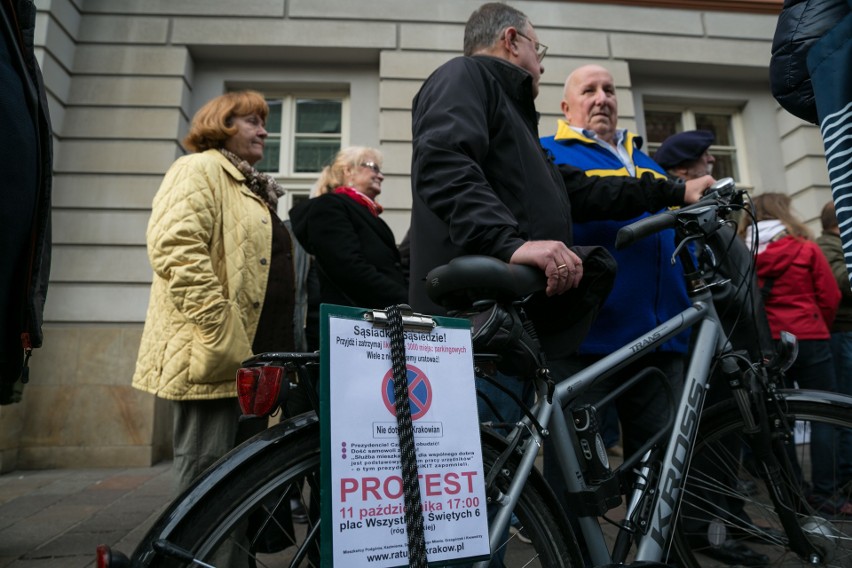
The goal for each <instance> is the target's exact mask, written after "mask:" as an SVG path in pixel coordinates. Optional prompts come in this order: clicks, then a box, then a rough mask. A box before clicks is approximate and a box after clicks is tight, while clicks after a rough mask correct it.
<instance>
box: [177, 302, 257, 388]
mask: <svg viewBox="0 0 852 568" xmlns="http://www.w3.org/2000/svg"><path fill="white" fill-rule="evenodd" d="M250 356H251V345H250V343H249V340H248V337H247V335H246V330H245V327H243V323H242V318H241V317H240V314H239V309H238V308H237V306H236V304H233V303H229V304H228V309H227V310H226V311H225V313H224V317H223V319H222V321H221V322H219V323H218V324H213V325H207V326H204V327H203V328H202V327H201V326H199V325H196V326H194V329H193V337H192V346H191V348H190V354H189V382H190V383H193V384H214V383H221V382H225V381H235V380H236V373H237V369H238V368H239V366H240V363H241V362H242V361H243V360H245V359H247V358H248V357H250Z"/></svg>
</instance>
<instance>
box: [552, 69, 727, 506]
mask: <svg viewBox="0 0 852 568" xmlns="http://www.w3.org/2000/svg"><path fill="white" fill-rule="evenodd" d="M561 106H562V114H563V115H564V119H560V120H559V122H558V125H557V132H556V135H555V136H549V137H545V138H542V139H541V144H542V146H543V147H544V148H545V150H546V151H548V152H549V153H550V154H551V155H552V156H553V158H554V160H555V163H556V164H568V165H570V166H574V167H576V168H580V169H582V170H583V171H584V172H585V173H586V175H587V176H622V177H636V178H643V179H649V180H664V179H666V174H665V171H664V170H663V169H662V168H661V167H659V166H658V165H657V164H656V163H655V162H654V161H653V160H651V158H649V157H648V156H647V155H646V154H644V153H643V152H642V151H641V147H642V139H641V138H640V137H639V136H636V135H635V134H633V133H631V132H628V131H627V130H624V129H619V128H618V99H617V97H616V89H615V82H614V80H613V77H612V74H611V73H610V72H609V71H608V70H607V69H605V68H604V67H601V66H599V65H585V66H583V67H580V68H578V69H577V70H575V71H574V72H573V73H571V74H570V75H569V76H568V78H567V80H566V81H565V90H564V97H563V100H562V103H561ZM708 178H709V176H708ZM709 179H712V178H709ZM646 215H647V214H643V215H642V216H646ZM638 218H639V217H637V218H634V219H629V220H622V221H612V220H605V221H589V222H582V223H579V222H575V223H574V239H575V243H577V244H583V245H600V246H604V247H606V248H607V249H608V250H609V252H610V253H611V254H612V255H613V256H614V257H615V259H616V261H617V262H618V274H617V276H616V279H615V285H614V287H613V290H612V292H611V293H610V295H609V297H608V298H607V300H606V302H605V303H604V305H603V307H602V308H601V310H600V312H599V314H598V318H597V320H596V321H595V322H594V324H593V325H592V329H591V331H590V332H589V334H588V336H587V337H586V339H585V341H584V342H583V343H582V345H581V346H580V352H579V355H577V356H575V357H574V358H573V362H574V365H575V367H576V370H579V369H582V368H584V367H586V366H588V365H590V364H592V363H593V362H595V361H597V360H598V359H600V358H602V357H603V356H605V355H608V354H609V353H611V352H613V351H615V350H616V349H618V348H619V347H622V346H624V345H625V344H627V343H628V342H630V341H632V340H633V339H635V338H636V337H638V336H640V335H642V334H644V333H646V332H647V331H649V330H650V329H652V328H654V327H655V326H657V325H659V324H660V323H662V322H664V321H666V320H667V319H669V318H671V317H673V316H675V315H676V314H677V313H679V312H681V311H682V310H684V309H685V308H686V307H688V306H689V305H690V302H689V299H688V297H687V294H686V287H685V284H684V281H683V270H682V268H681V265H680V262H679V261H678V262H677V263H676V264H675V265H672V264H671V259H672V257H673V254H674V233H673V231H672V230H667V231H663V232H661V233H658V234H656V235H652V236H650V237H648V238H645V239H642V240H640V241H638V242H637V243H635V244H634V245H633V246H631V247H630V248H628V249H626V250H621V251H617V250H615V245H614V243H615V235H616V233H617V232H618V229H620V228H621V227H623V226H625V225H627V224H629V223H631V222H633V221H635V220H636V219H638ZM688 341H689V335H688V333H681V334H679V335H678V336H676V337H674V338H672V339H670V340H669V341H667V342H666V343H664V344H663V345H662V346H661V348H660V349H659V350H658V351H657V352H655V353H653V354H651V355H649V356H646V357H644V358H643V359H642V360H640V361H638V362H636V363H634V364H632V365H630V366H629V367H628V368H627V369H624V370H623V371H620V372H619V373H617V374H616V375H614V376H613V377H611V378H609V379H607V380H606V381H604V382H603V384H600V385H598V386H597V387H596V388H595V389H593V391H594V392H591V393H589V398H590V399H589V402H592V401H596V400H598V399H599V398H600V397H602V396H604V395H605V394H608V393H609V392H611V391H612V390H613V389H614V388H615V387H616V386H618V385H620V384H622V383H623V382H625V381H627V380H628V379H629V378H630V377H632V376H633V375H635V374H636V372H637V371H638V370H639V369H641V368H645V367H648V366H654V367H658V368H659V369H661V370H662V371H663V373H664V374H665V375H666V377H667V379H668V382H669V385H670V388H671V389H672V390H673V391H674V393H675V396H679V393H680V392H681V389H682V383H683V371H684V370H683V365H684V355H685V353H686V351H687V348H688ZM616 407H617V409H618V417H619V419H620V421H621V425H622V436H623V444H624V453H625V455H630V454H631V453H633V452H635V451H636V450H637V449H638V448H639V447H640V446H641V445H642V444H644V443H645V441H646V440H647V439H648V438H650V437H651V436H652V435H653V434H654V433H656V432H657V430H659V429H660V428H661V427H662V426H663V425H664V424H665V421H666V420H667V418H668V415H669V413H670V412H671V410H670V409H669V407H668V403H667V396H666V394H665V392H664V389H663V387H662V386H661V385H660V383H659V381H654V380H643V381H640V382H639V383H637V384H636V385H635V386H634V387H633V388H631V389H630V390H628V391H627V392H626V393H625V395H623V396H622V397H620V398H619V399H618V400H617V401H616ZM547 454H548V452H547V451H546V450H545V472H549V470H550V468H551V465H550V464H549V463H548V459H547ZM548 477H551V475H548ZM558 494H560V493H559V492H558V491H557V495H558Z"/></svg>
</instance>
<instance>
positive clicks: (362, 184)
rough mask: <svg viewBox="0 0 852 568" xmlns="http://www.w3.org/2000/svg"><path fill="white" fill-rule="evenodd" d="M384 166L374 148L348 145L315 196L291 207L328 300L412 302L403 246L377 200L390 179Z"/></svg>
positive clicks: (384, 303)
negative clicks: (403, 262)
mask: <svg viewBox="0 0 852 568" xmlns="http://www.w3.org/2000/svg"><path fill="white" fill-rule="evenodd" d="M381 166H382V156H381V153H380V152H379V151H378V150H376V149H374V148H365V147H360V146H350V147H348V148H344V149H342V150H341V151H340V152H338V153H337V156H335V158H334V161H333V162H332V163H331V165H329V166H326V167H325V168H324V169H323V171H322V173H321V174H320V178H319V180H318V181H317V184H316V187H315V197H314V199H310V200H308V201H306V202H304V203H301V204H299V205H297V206H296V207H294V208H293V209H291V210H290V220H291V222H292V224H293V232H294V233H295V235H296V238H297V239H298V240H299V242H300V243H301V244H302V246H303V247H304V248H305V250H307V251H308V252H309V253H310V254H312V255H314V259H315V261H316V267H317V271H318V272H319V279H320V296H321V301H322V302H323V303H331V304H340V305H347V306H359V307H365V308H384V307H387V306H389V305H391V304H399V303H408V282H407V281H406V278H405V276H404V275H403V271H402V264H401V262H400V256H399V250H398V249H397V246H396V241H395V239H394V235H393V232H391V230H390V227H388V225H387V223H385V222H384V221H383V220H382V219H381V218H380V217H379V215H380V214H381V212H382V206H381V205H379V204H378V203H377V202H376V198H377V197H378V195H379V194H380V193H381V192H382V181H383V180H384V179H385V176H384V175H383V174H382V170H381Z"/></svg>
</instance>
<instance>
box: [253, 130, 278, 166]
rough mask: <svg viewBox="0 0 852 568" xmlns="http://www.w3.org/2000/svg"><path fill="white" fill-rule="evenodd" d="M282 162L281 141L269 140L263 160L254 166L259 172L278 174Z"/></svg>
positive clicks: (276, 139)
mask: <svg viewBox="0 0 852 568" xmlns="http://www.w3.org/2000/svg"><path fill="white" fill-rule="evenodd" d="M280 160H281V140H280V139H279V138H267V139H266V143H265V144H264V145H263V159H262V160H261V161H259V162H258V163H256V164H255V165H254V167H255V169H257V171H259V172H277V171H278V164H279V163H280Z"/></svg>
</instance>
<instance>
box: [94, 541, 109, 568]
mask: <svg viewBox="0 0 852 568" xmlns="http://www.w3.org/2000/svg"><path fill="white" fill-rule="evenodd" d="M109 557H110V553H109V547H108V546H107V545H105V544H99V545H98V552H97V568H109Z"/></svg>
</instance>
